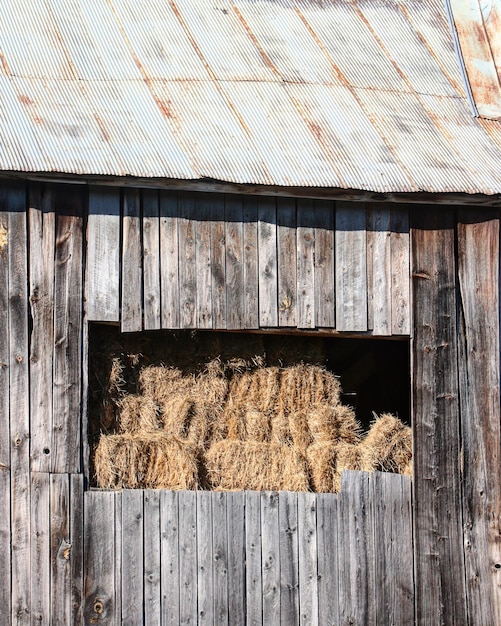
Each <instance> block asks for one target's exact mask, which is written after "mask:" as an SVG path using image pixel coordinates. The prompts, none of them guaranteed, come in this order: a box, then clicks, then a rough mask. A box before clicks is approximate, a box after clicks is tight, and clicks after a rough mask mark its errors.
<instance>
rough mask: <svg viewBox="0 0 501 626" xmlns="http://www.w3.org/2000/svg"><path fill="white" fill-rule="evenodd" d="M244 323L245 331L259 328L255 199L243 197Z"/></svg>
mask: <svg viewBox="0 0 501 626" xmlns="http://www.w3.org/2000/svg"><path fill="white" fill-rule="evenodd" d="M243 220H244V228H243V230H244V257H243V259H244V322H243V327H244V328H247V329H255V328H259V291H258V290H259V266H258V238H257V221H258V220H257V199H256V198H253V197H251V196H244V199H243Z"/></svg>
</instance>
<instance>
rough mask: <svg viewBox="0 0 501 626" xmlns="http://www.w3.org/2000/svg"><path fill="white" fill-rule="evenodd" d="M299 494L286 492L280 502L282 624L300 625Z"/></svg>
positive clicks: (282, 493) (281, 494)
mask: <svg viewBox="0 0 501 626" xmlns="http://www.w3.org/2000/svg"><path fill="white" fill-rule="evenodd" d="M297 498H298V494H297V493H292V492H289V491H284V492H281V493H280V499H279V501H278V516H279V533H280V623H281V624H290V626H294V625H295V624H299V552H298V549H299V548H298V511H297Z"/></svg>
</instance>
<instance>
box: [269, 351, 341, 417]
mask: <svg viewBox="0 0 501 626" xmlns="http://www.w3.org/2000/svg"><path fill="white" fill-rule="evenodd" d="M280 382H281V385H280V398H279V411H280V412H284V413H286V414H290V413H294V412H301V411H303V412H310V411H311V410H313V409H314V408H316V407H318V406H322V405H325V404H328V405H331V406H337V405H338V404H339V403H340V397H341V385H340V384H339V379H338V378H337V377H336V376H334V374H332V373H331V372H329V371H327V370H326V369H325V368H324V367H320V366H318V365H307V364H304V363H299V364H297V365H292V366H290V367H286V368H284V369H283V371H282V376H281V381H280Z"/></svg>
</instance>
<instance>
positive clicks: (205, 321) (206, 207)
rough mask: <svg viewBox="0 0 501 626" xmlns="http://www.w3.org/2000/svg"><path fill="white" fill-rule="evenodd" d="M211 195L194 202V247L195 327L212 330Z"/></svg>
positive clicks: (198, 197) (197, 196)
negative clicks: (195, 282)
mask: <svg viewBox="0 0 501 626" xmlns="http://www.w3.org/2000/svg"><path fill="white" fill-rule="evenodd" d="M211 215H212V198H211V194H205V193H198V194H197V195H196V200H195V217H196V223H195V232H196V235H195V247H196V254H195V257H196V276H197V327H198V328H212V323H213V320H212V279H211V254H212V251H211V221H210V220H211Z"/></svg>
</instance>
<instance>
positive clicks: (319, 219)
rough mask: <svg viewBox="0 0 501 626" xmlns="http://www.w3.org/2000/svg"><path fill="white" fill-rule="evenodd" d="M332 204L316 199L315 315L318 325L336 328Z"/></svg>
mask: <svg viewBox="0 0 501 626" xmlns="http://www.w3.org/2000/svg"><path fill="white" fill-rule="evenodd" d="M334 211H335V209H334V203H333V202H330V201H322V200H315V210H314V216H315V284H314V288H315V318H316V326H317V327H319V328H335V326H336V319H335V318H336V315H335V313H336V308H335V298H336V296H335V291H336V287H335V276H336V275H335V272H334V256H335V247H334V245H335V242H334Z"/></svg>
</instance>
